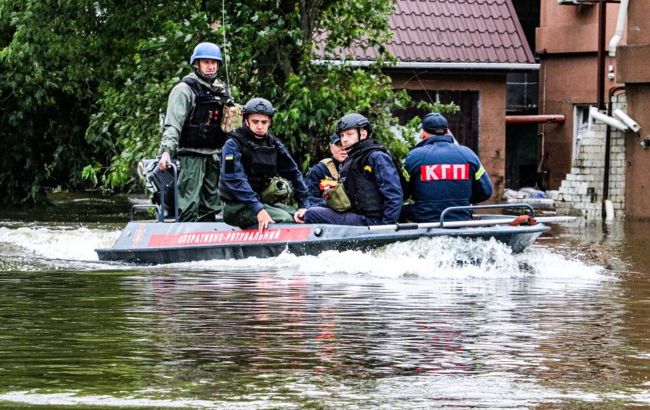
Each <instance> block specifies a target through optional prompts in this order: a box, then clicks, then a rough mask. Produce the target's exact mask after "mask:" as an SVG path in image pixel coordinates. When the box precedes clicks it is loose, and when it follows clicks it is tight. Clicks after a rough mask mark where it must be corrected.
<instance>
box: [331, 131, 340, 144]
mask: <svg viewBox="0 0 650 410" xmlns="http://www.w3.org/2000/svg"><path fill="white" fill-rule="evenodd" d="M339 142H341V137H339V134H338V133H336V132H335V133H334V134H332V136H331V137H330V144H338V143H339Z"/></svg>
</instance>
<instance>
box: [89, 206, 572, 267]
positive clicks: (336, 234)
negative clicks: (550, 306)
mask: <svg viewBox="0 0 650 410" xmlns="http://www.w3.org/2000/svg"><path fill="white" fill-rule="evenodd" d="M504 207H505V208H520V207H526V208H528V209H527V213H526V214H525V215H520V216H509V215H493V214H484V215H475V216H474V218H473V219H472V220H468V221H445V215H446V214H447V213H448V211H451V210H453V209H461V208H469V209H471V210H472V211H476V210H478V209H486V208H504ZM522 216H524V217H525V219H522ZM534 216H535V211H534V209H533V208H532V207H530V206H528V205H521V204H517V205H482V206H469V207H450V208H447V209H446V210H445V211H444V212H443V213H442V215H441V218H440V222H431V223H404V224H395V225H379V226H343V225H322V224H272V225H271V227H270V228H268V229H266V230H264V231H259V230H258V229H240V228H237V227H233V226H230V225H227V224H225V223H223V222H177V221H176V220H175V221H173V222H165V221H164V218H162V217H161V218H158V221H131V222H130V223H128V225H127V226H126V228H125V229H124V230H123V232H122V233H121V235H120V237H119V238H118V239H117V241H116V242H115V244H114V245H113V246H112V247H111V248H105V249H96V252H97V255H98V257H99V260H101V261H119V262H127V263H137V264H163V263H177V262H190V261H199V260H211V259H245V258H250V257H257V258H268V257H274V256H278V255H280V254H281V253H282V252H290V253H292V254H295V255H318V254H319V253H321V252H323V251H326V250H338V251H346V250H364V251H365V250H372V249H375V248H377V247H380V246H384V245H387V244H390V243H395V242H403V241H410V240H415V239H419V238H431V237H440V236H443V237H460V238H480V239H490V238H494V239H495V240H497V241H500V242H503V243H504V244H506V245H507V246H509V247H510V248H511V249H512V251H513V252H514V253H518V252H521V251H523V250H524V249H526V248H527V247H528V246H529V245H531V244H532V243H533V242H534V241H535V240H536V239H537V238H538V237H539V236H540V235H541V234H542V233H544V232H546V231H548V230H549V229H550V228H549V227H548V226H547V225H546V224H547V223H555V222H565V221H570V220H573V219H575V218H572V217H541V218H536V219H535V218H534ZM522 221H523V222H524V223H521V222H522Z"/></svg>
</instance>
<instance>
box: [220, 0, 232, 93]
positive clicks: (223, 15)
mask: <svg viewBox="0 0 650 410" xmlns="http://www.w3.org/2000/svg"><path fill="white" fill-rule="evenodd" d="M221 25H222V26H223V48H224V51H225V48H226V0H221ZM225 54H226V53H225V52H224V59H223V68H224V69H225V70H226V87H228V88H230V76H229V74H228V57H227V56H226V55H225Z"/></svg>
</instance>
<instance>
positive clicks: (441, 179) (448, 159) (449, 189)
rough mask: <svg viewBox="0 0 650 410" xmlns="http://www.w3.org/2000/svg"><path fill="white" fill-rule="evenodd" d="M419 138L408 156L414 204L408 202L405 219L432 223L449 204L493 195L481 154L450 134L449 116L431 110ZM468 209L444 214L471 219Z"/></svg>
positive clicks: (462, 202)
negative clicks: (460, 143)
mask: <svg viewBox="0 0 650 410" xmlns="http://www.w3.org/2000/svg"><path fill="white" fill-rule="evenodd" d="M421 127H422V130H421V136H422V141H420V142H419V143H418V144H417V145H416V146H415V148H413V149H412V150H411V152H409V154H408V155H407V156H406V161H405V164H404V168H405V169H406V170H407V171H408V173H409V175H410V176H411V178H410V191H411V194H412V199H413V201H414V203H413V204H409V205H405V206H404V208H403V210H402V219H406V220H409V221H413V222H431V221H437V220H439V219H440V213H441V212H442V211H443V210H444V209H445V208H447V207H450V206H467V205H470V204H475V203H478V202H482V201H485V200H487V199H489V198H490V196H491V195H492V182H491V181H490V176H489V175H488V173H487V172H486V171H485V168H483V165H481V161H480V160H479V158H478V156H477V155H476V154H475V153H474V152H473V151H472V150H471V149H469V148H468V147H465V146H463V145H459V144H457V143H456V142H455V140H454V137H453V136H452V135H451V134H450V133H449V125H448V123H447V119H446V118H445V117H443V116H442V115H440V114H438V113H435V112H432V113H429V114H427V115H426V116H425V117H424V118H423V119H422V124H421ZM471 217H472V213H471V212H470V211H469V210H455V211H450V212H448V213H446V214H445V220H449V221H462V220H467V219H471Z"/></svg>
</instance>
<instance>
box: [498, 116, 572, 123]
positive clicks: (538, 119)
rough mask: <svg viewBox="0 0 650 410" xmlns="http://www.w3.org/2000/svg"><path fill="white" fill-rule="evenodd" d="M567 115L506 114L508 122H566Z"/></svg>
mask: <svg viewBox="0 0 650 410" xmlns="http://www.w3.org/2000/svg"><path fill="white" fill-rule="evenodd" d="M565 120H566V117H565V116H564V115H563V114H552V115H506V124H545V123H549V122H552V123H558V124H564V121H565Z"/></svg>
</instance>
